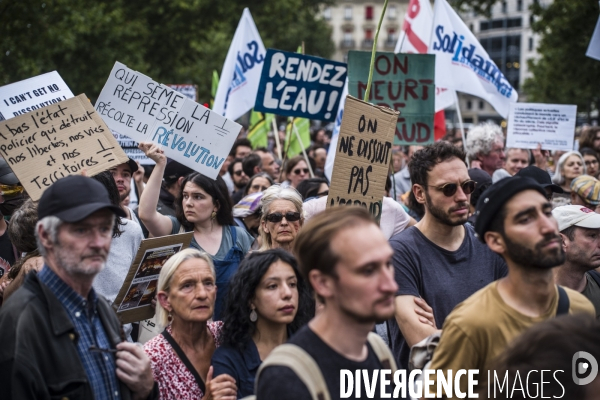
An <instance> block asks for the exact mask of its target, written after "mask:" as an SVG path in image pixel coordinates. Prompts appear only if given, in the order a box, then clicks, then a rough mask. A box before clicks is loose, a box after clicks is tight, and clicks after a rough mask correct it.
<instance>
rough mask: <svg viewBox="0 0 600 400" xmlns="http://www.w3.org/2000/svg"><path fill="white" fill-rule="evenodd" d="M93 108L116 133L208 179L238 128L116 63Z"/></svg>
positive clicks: (226, 153)
mask: <svg viewBox="0 0 600 400" xmlns="http://www.w3.org/2000/svg"><path fill="white" fill-rule="evenodd" d="M95 107H96V110H97V111H98V113H99V114H100V115H101V116H102V118H103V119H104V121H105V122H106V124H107V125H108V127H109V128H110V129H111V130H113V131H114V132H118V133H120V134H123V135H126V136H128V137H130V138H132V139H133V140H136V141H138V142H148V141H151V142H154V143H157V144H159V145H161V146H162V149H163V150H164V152H165V155H166V156H167V157H170V158H172V159H174V160H175V161H178V162H179V163H181V164H183V165H186V166H188V167H190V168H192V169H193V170H195V171H198V172H200V173H202V174H203V175H206V176H208V177H210V178H212V179H216V178H217V175H218V174H219V170H220V169H221V166H222V165H223V162H224V161H225V159H226V158H227V156H228V154H229V151H230V150H231V147H232V146H233V142H234V141H235V140H236V139H237V136H238V133H239V132H240V130H241V128H242V127H241V125H239V124H238V123H236V122H234V121H231V120H228V119H226V118H225V117H223V116H221V115H219V114H217V113H215V112H213V111H212V110H210V109H208V108H206V107H204V106H203V105H201V104H198V103H196V102H194V101H192V100H190V99H189V98H187V97H186V96H184V95H182V94H181V93H178V92H177V91H175V90H173V89H171V88H169V87H168V86H166V85H163V84H160V83H158V82H155V81H154V80H152V79H151V78H149V77H148V76H146V75H144V74H142V73H140V72H137V71H134V70H132V69H130V68H127V66H125V65H124V64H121V63H119V62H116V63H115V65H114V67H113V69H112V71H111V72H110V76H109V78H108V80H107V82H106V84H105V85H104V88H103V89H102V92H101V93H100V97H98V100H97V101H96V106H95Z"/></svg>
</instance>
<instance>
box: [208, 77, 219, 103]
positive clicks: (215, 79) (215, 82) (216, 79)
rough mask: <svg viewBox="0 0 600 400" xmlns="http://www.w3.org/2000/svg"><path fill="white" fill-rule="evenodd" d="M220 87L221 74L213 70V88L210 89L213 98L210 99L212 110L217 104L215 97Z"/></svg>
mask: <svg viewBox="0 0 600 400" xmlns="http://www.w3.org/2000/svg"><path fill="white" fill-rule="evenodd" d="M218 87H219V73H218V72H217V71H215V70H214V69H213V75H212V86H211V88H210V95H211V96H212V98H211V99H210V108H212V106H213V104H214V102H215V95H216V94H217V88H218Z"/></svg>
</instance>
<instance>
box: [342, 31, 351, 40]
mask: <svg viewBox="0 0 600 400" xmlns="http://www.w3.org/2000/svg"><path fill="white" fill-rule="evenodd" d="M351 40H352V31H344V41H345V42H350V41H351Z"/></svg>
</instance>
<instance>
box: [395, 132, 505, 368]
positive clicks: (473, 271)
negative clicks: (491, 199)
mask: <svg viewBox="0 0 600 400" xmlns="http://www.w3.org/2000/svg"><path fill="white" fill-rule="evenodd" d="M464 159H465V154H464V152H463V151H462V150H461V149H459V148H457V147H455V146H453V145H452V144H450V143H447V142H443V141H442V142H437V143H434V144H432V145H430V146H426V147H425V148H423V149H422V150H419V151H417V152H415V154H414V155H413V158H412V159H411V161H410V163H409V165H408V168H409V172H410V179H411V182H412V184H413V185H412V193H411V196H414V199H413V200H416V201H413V203H416V204H419V205H420V206H422V207H423V208H424V216H423V218H422V219H421V221H419V222H418V223H417V224H416V225H415V226H413V227H411V228H409V229H406V230H405V231H403V232H401V233H399V234H397V235H395V236H393V237H392V238H391V239H390V244H391V245H392V248H393V249H394V257H393V260H392V261H393V264H394V268H395V279H396V283H397V284H398V287H399V288H398V291H397V292H396V300H395V302H396V313H395V318H393V319H391V320H389V330H390V338H391V343H390V345H391V348H392V351H393V353H394V356H395V357H396V360H397V361H398V363H399V368H407V367H408V356H409V352H410V348H411V347H412V346H413V345H415V344H416V343H418V342H420V341H421V340H423V339H424V338H426V337H428V336H430V335H432V334H434V333H436V332H437V331H438V329H439V328H441V327H442V325H443V323H444V321H445V319H446V317H447V316H448V314H450V312H451V311H452V309H453V308H454V307H455V306H456V305H457V304H459V303H460V302H462V301H463V300H465V299H466V298H468V297H469V296H471V295H472V294H473V293H475V292H476V291H478V290H479V289H481V288H483V287H485V286H486V285H487V284H489V283H490V282H492V281H494V280H496V279H499V278H501V277H503V276H505V275H506V272H507V270H506V263H505V262H504V261H503V260H502V258H501V257H500V256H498V255H497V254H495V253H493V252H492V251H491V250H490V249H489V248H488V247H487V246H486V245H484V244H483V243H481V242H480V241H478V240H477V238H476V237H475V231H474V229H473V227H472V226H471V225H469V224H465V223H466V222H467V218H468V216H469V198H470V194H471V193H472V192H473V190H474V189H475V186H476V184H475V182H474V181H472V180H471V179H470V178H469V173H468V171H467V166H466V164H465V162H464ZM423 301H425V302H426V303H427V304H428V305H429V306H431V308H432V309H433V314H434V318H435V326H431V325H428V324H425V323H423V322H425V320H426V318H425V316H419V315H417V314H416V313H415V311H414V309H415V303H416V304H417V305H419V306H421V307H426V305H424V304H423Z"/></svg>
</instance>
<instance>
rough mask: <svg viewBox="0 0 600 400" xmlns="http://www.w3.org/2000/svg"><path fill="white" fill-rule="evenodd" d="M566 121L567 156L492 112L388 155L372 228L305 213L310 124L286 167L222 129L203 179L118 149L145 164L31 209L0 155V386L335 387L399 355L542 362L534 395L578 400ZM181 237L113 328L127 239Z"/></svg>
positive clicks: (362, 221)
mask: <svg viewBox="0 0 600 400" xmlns="http://www.w3.org/2000/svg"><path fill="white" fill-rule="evenodd" d="M578 133H579V135H578V140H577V141H576V143H577V146H576V147H577V149H578V150H573V151H568V152H558V151H554V152H548V151H546V150H543V149H541V147H540V146H538V148H536V149H519V148H508V149H507V148H505V137H504V133H503V131H502V129H501V128H500V127H499V126H497V125H495V124H492V123H484V124H481V125H478V126H475V127H473V128H472V129H470V130H469V132H467V133H466V140H465V141H464V143H463V139H462V136H461V137H460V138H455V137H453V135H449V136H448V137H446V138H445V139H444V140H441V141H439V142H436V143H434V144H430V145H426V146H406V147H401V146H395V147H394V148H393V151H392V157H391V158H392V162H391V164H390V174H389V177H388V180H387V184H386V188H385V191H384V192H382V195H384V198H383V203H382V213H381V220H380V221H379V222H378V223H376V222H375V221H374V219H373V218H372V216H371V215H370V214H369V213H368V212H367V211H366V210H365V209H362V208H359V207H332V208H327V196H328V194H329V190H330V188H329V184H330V182H329V180H328V179H327V177H326V176H325V171H324V170H325V161H326V158H327V157H332V156H333V154H334V153H335V149H328V146H329V140H330V137H329V135H328V132H327V131H325V130H324V129H317V130H315V132H314V134H313V135H312V145H311V147H310V148H309V149H308V150H307V154H308V156H307V157H306V158H305V157H304V156H302V155H300V156H295V157H291V158H289V159H288V158H287V157H285V155H284V159H283V160H280V159H278V157H277V156H276V153H277V152H276V151H275V149H273V148H253V147H252V144H251V143H250V141H249V140H248V139H246V138H239V139H238V140H237V141H236V142H235V144H234V146H233V147H232V149H231V152H230V155H229V157H228V158H227V159H226V161H225V162H224V163H223V165H222V168H221V170H220V172H219V176H218V177H217V179H216V180H213V179H210V178H208V177H206V176H204V175H202V174H200V173H198V172H195V171H193V170H191V169H190V168H188V167H186V166H183V165H181V164H179V163H177V162H176V161H174V160H170V159H167V157H166V156H165V155H164V153H163V151H162V150H161V149H160V147H159V146H157V145H156V144H153V143H149V142H148V143H140V146H139V147H140V149H141V150H142V151H143V152H144V153H145V155H146V156H147V157H148V158H149V159H150V160H152V161H153V163H154V164H155V165H153V166H148V165H145V166H142V165H140V164H138V163H136V162H134V161H132V160H130V161H129V162H126V163H123V164H121V165H119V166H117V167H114V168H112V169H110V170H109V171H105V172H102V173H99V174H97V175H95V176H91V177H87V176H85V175H86V174H85V173H84V174H83V175H84V176H80V175H77V176H70V177H66V178H63V179H60V180H58V181H57V182H56V183H54V184H53V185H52V186H50V187H49V188H48V189H47V190H46V191H45V192H44V193H43V195H42V197H41V199H40V200H39V201H37V202H34V201H32V200H31V199H29V198H28V196H27V193H26V191H25V190H24V189H23V187H22V186H21V185H20V183H19V181H18V179H17V178H16V176H15V175H14V174H13V173H12V171H11V169H10V168H9V166H8V165H7V163H6V162H5V161H4V160H1V159H0V190H1V196H0V212H1V213H2V215H1V216H0V217H2V218H0V274H1V279H0V296H1V299H0V301H1V303H0V304H1V306H0V343H2V346H1V347H0V397H1V398H3V399H54V398H57V399H62V398H67V399H121V398H123V399H130V398H131V399H147V398H153V399H155V398H156V399H177V400H184V399H202V398H204V399H207V400H208V399H215V400H216V399H238V398H243V397H246V396H253V395H254V396H256V397H257V398H258V399H291V400H294V399H313V398H314V399H321V398H322V399H328V398H330V399H337V398H340V396H341V394H340V393H341V390H342V389H343V388H342V387H341V385H342V381H341V380H340V371H341V370H351V371H355V370H363V371H367V373H368V374H369V375H371V372H370V371H374V370H381V369H391V370H392V371H395V370H396V369H406V370H410V369H414V368H431V369H435V370H444V371H445V370H455V371H456V370H460V369H478V370H479V371H481V379H480V380H479V384H478V385H477V390H478V391H479V392H480V393H484V392H485V385H486V383H489V382H486V379H485V377H486V376H487V375H486V374H485V373H484V371H489V370H492V369H493V370H495V371H504V372H506V374H507V376H509V377H510V378H511V379H513V380H514V379H515V376H518V375H519V374H521V376H523V375H527V374H528V372H530V371H532V370H542V369H544V368H546V369H547V368H553V369H554V370H559V369H561V370H564V371H566V373H565V374H564V375H562V378H564V379H563V380H560V382H559V384H558V385H556V384H553V385H549V386H548V387H547V390H546V392H545V394H546V395H548V396H555V397H556V398H560V397H561V391H563V395H564V396H565V397H563V398H568V399H592V398H594V397H593V396H594V395H596V394H597V393H598V392H599V391H600V383H599V382H600V378H598V379H596V381H594V382H592V383H591V384H590V385H588V386H581V385H575V384H573V380H572V379H571V372H573V373H575V371H574V370H575V366H574V364H573V365H572V364H571V357H572V356H573V354H574V353H575V352H577V351H585V352H587V353H588V354H591V355H592V356H593V357H595V358H596V359H598V360H600V346H599V343H600V340H598V338H599V336H598V332H600V331H599V328H600V323H599V322H598V321H599V320H600V272H599V271H600V214H598V213H600V181H599V180H598V174H599V173H600V168H599V167H600V165H599V160H600V153H599V152H600V129H599V128H597V127H586V128H584V129H583V130H581V132H578ZM597 212H598V213H597ZM183 232H192V233H193V238H192V241H191V245H190V247H189V248H188V249H186V250H183V251H180V252H179V253H177V254H175V255H173V256H172V257H171V258H170V259H169V260H168V261H167V262H166V263H164V265H162V268H161V271H160V276H159V279H158V284H157V290H156V297H155V299H154V301H153V307H155V316H154V318H153V319H152V321H153V324H155V325H156V327H157V329H156V330H155V331H154V332H151V333H150V334H145V335H144V334H142V332H141V329H140V326H139V325H140V324H138V323H133V324H125V325H123V324H121V322H120V321H119V319H118V317H117V314H116V313H115V312H114V310H113V309H114V308H115V306H116V305H114V304H113V303H114V302H115V299H116V298H117V295H118V294H119V291H120V289H121V286H122V285H123V282H124V281H125V279H126V277H127V274H128V272H129V269H130V266H131V264H132V262H133V260H134V258H135V256H136V253H137V251H138V248H139V247H140V243H141V242H142V240H143V239H145V238H151V237H162V236H167V235H173V234H177V233H183ZM555 317H557V318H555ZM424 343H425V344H426V345H427V343H436V345H435V346H434V349H435V351H434V352H433V353H431V352H430V354H429V356H428V357H427V358H426V360H425V362H423V363H422V365H419V363H418V362H417V361H418V360H416V358H415V354H416V353H417V350H418V349H419V348H420V347H423V344H424ZM426 345H425V346H426ZM413 353H415V354H413ZM544 360H547V361H544ZM596 369H597V366H596ZM503 376H504V375H503ZM463 378H464V379H459V380H457V381H456V382H455V385H456V386H457V387H458V388H460V389H461V390H462V391H463V392H466V391H467V378H466V376H465V377H463ZM542 378H543V377H542ZM511 382H512V381H511ZM440 384H441V383H440V382H438V381H436V380H434V382H433V385H432V386H431V387H430V388H429V390H430V391H431V392H436V387H438V386H439V385H440ZM528 384H529V383H528ZM356 385H358V386H359V385H360V383H359V382H358V377H357V382H356ZM374 385H375V391H374V393H376V395H375V397H367V391H365V390H363V391H362V392H361V391H360V390H358V389H357V391H356V392H355V394H356V397H355V398H379V397H378V396H379V395H380V393H382V395H381V397H382V398H384V397H385V396H384V395H383V394H385V390H386V389H385V388H384V387H383V384H382V381H375V383H374ZM358 386H357V387H358ZM371 389H372V388H371ZM519 393H521V392H519ZM519 393H518V394H519ZM515 396H516V395H514V396H512V397H510V396H507V397H505V398H519V397H518V396H516V397H515ZM401 398H407V399H408V398H409V397H408V395H404V396H401ZM448 398H452V397H451V396H448ZM521 398H527V397H525V394H524V392H523V397H521Z"/></svg>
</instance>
